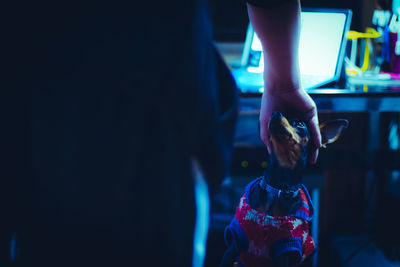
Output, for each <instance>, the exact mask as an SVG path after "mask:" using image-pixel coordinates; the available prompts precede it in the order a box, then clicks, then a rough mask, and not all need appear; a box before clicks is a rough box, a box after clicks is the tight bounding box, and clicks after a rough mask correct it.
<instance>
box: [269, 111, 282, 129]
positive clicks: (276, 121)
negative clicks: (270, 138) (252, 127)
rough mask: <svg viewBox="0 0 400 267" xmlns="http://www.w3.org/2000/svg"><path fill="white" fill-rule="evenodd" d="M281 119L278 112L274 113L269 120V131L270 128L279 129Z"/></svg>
mask: <svg viewBox="0 0 400 267" xmlns="http://www.w3.org/2000/svg"><path fill="white" fill-rule="evenodd" d="M282 118H283V115H282V113H280V112H279V111H274V113H272V115H271V118H270V120H269V129H270V130H271V128H276V127H278V128H279V126H280V125H281V121H282Z"/></svg>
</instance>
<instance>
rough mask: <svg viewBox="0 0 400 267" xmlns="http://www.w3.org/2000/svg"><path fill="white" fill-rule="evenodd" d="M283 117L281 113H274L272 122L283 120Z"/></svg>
mask: <svg viewBox="0 0 400 267" xmlns="http://www.w3.org/2000/svg"><path fill="white" fill-rule="evenodd" d="M282 117H283V115H282V113H280V112H279V111H274V112H273V113H272V115H271V120H281V119H282Z"/></svg>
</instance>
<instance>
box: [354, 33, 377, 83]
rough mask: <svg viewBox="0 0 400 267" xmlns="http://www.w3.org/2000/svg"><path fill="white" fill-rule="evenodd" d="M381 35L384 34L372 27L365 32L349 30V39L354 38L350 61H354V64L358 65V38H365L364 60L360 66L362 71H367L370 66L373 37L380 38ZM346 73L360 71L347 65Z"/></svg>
mask: <svg viewBox="0 0 400 267" xmlns="http://www.w3.org/2000/svg"><path fill="white" fill-rule="evenodd" d="M381 36H382V35H381V34H380V33H379V32H377V31H376V30H374V29H372V28H367V29H366V31H365V32H357V31H349V32H348V33H347V39H350V40H352V45H351V55H350V61H351V62H352V63H353V66H355V65H356V57H357V48H358V46H357V41H358V39H365V49H364V60H363V64H362V66H361V68H360V70H361V72H364V71H366V70H367V69H368V66H369V57H370V46H371V47H372V44H371V39H375V38H379V37H381ZM346 73H347V74H348V75H356V74H357V73H358V71H357V70H354V69H352V68H349V67H346Z"/></svg>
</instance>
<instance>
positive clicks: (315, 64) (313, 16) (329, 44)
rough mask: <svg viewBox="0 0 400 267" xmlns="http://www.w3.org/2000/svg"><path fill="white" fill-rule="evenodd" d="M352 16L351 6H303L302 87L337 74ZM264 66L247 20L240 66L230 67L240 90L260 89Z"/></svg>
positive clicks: (335, 77)
mask: <svg viewBox="0 0 400 267" xmlns="http://www.w3.org/2000/svg"><path fill="white" fill-rule="evenodd" d="M351 17H352V11H351V10H350V9H314V8H303V9H302V11H301V29H300V45H299V63H300V74H301V82H302V86H303V88H304V89H306V90H310V89H314V88H318V87H321V86H323V85H327V84H328V83H331V82H335V81H337V80H338V79H339V78H340V75H341V71H342V66H343V62H344V56H345V51H346V44H347V38H346V35H347V32H348V31H349V29H350V23H351ZM263 70H264V58H263V55H262V47H261V42H260V40H259V39H258V37H257V35H256V34H255V32H254V30H253V27H252V26H251V24H249V26H248V30H247V34H246V40H245V43H244V48H243V54H242V59H241V64H240V67H239V68H237V69H234V70H232V75H233V77H234V79H235V81H236V83H237V85H238V87H239V89H240V90H241V92H242V93H261V92H263V90H264V79H263Z"/></svg>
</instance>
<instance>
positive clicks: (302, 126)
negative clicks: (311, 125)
mask: <svg viewBox="0 0 400 267" xmlns="http://www.w3.org/2000/svg"><path fill="white" fill-rule="evenodd" d="M292 125H293V127H296V128H297V127H300V128H305V127H306V125H305V124H304V122H302V121H299V120H295V121H293V123H292Z"/></svg>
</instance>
